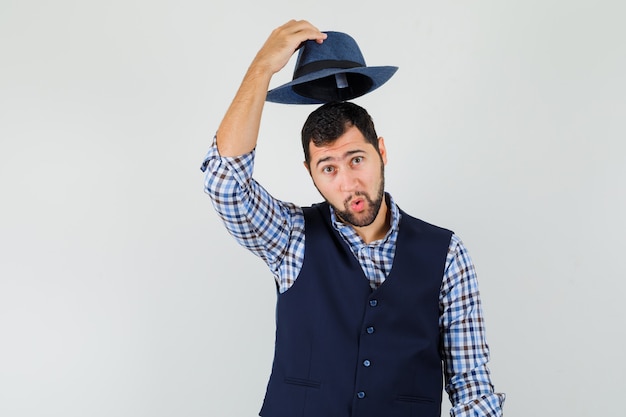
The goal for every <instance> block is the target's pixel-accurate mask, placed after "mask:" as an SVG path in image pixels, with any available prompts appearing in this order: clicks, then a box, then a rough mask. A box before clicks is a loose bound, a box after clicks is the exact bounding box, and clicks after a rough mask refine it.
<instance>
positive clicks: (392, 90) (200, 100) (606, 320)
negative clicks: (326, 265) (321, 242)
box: [0, 0, 626, 417]
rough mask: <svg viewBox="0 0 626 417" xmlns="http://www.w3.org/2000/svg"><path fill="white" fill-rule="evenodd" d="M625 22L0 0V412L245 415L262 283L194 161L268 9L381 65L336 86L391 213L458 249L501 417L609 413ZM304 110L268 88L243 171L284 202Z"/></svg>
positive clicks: (266, 350) (455, 7) (550, 0)
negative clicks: (397, 210) (483, 332)
mask: <svg viewBox="0 0 626 417" xmlns="http://www.w3.org/2000/svg"><path fill="white" fill-rule="evenodd" d="M625 12H626V7H625V6H624V5H623V2H620V1H612V2H611V1H595V2H591V1H578V0H574V1H565V0H561V1H558V0H544V1H524V2H521V1H518V2H513V1H495V0H485V1H480V0H478V1H471V2H469V1H465V2H461V1H441V2H434V1H432V2H429V1H421V0H419V1H410V2H409V1H395V0H389V1H385V2H380V1H370V0H360V1H345V2H340V1H336V0H332V1H331V0H318V1H315V2H294V1H293V0H290V1H287V0H284V1H278V0H268V1H264V2H258V1H243V2H242V1H240V2H236V1H223V0H210V1H198V0H176V1H174V0H162V1H160V0H156V1H147V0H124V1H120V0H109V1H71V0H59V1H54V2H52V1H44V0H39V1H28V0H20V1H17V0H0V198H1V204H0V416H2V417H45V416H62V417H84V416H90V417H98V416H106V417H110V416H120V417H143V416H145V417H169V416H185V417H193V416H210V417H215V416H236V417H239V416H241V417H251V416H254V415H257V413H258V410H259V409H260V406H261V402H262V398H263V395H264V392H265V384H266V382H267V377H268V375H269V371H270V367H271V360H272V354H273V336H274V335H273V332H274V302H275V293H274V291H275V290H274V284H273V281H272V276H271V274H270V272H269V270H268V269H267V268H266V267H265V265H264V264H263V263H262V261H260V260H259V259H257V258H255V257H254V256H252V255H250V254H249V253H247V252H246V251H245V250H244V249H242V248H241V247H239V246H238V245H237V244H236V243H235V242H234V240H233V239H232V238H231V237H230V236H229V235H228V234H227V232H226V230H225V229H224V227H223V225H222V224H221V223H220V221H219V219H218V218H217V215H216V214H215V213H214V211H213V209H212V207H211V204H210V200H209V198H208V197H207V196H206V195H205V194H204V192H203V175H202V173H201V172H200V170H199V167H200V164H201V162H202V160H203V158H204V155H205V153H206V151H207V149H208V147H209V145H210V143H211V141H212V137H213V134H214V133H215V131H216V129H217V126H218V124H219V122H220V120H221V118H222V116H223V114H224V112H225V111H226V108H227V106H228V104H229V102H230V100H231V98H232V97H233V95H234V93H235V91H236V89H237V87H238V85H239V82H240V80H241V78H242V76H243V74H244V72H245V70H246V68H247V66H248V64H249V62H250V61H251V59H252V57H253V56H254V54H255V53H256V51H257V50H258V49H259V48H260V46H261V45H262V44H263V42H264V41H265V39H266V38H267V36H268V35H269V33H270V31H271V30H272V29H274V28H275V27H277V26H279V25H281V24H283V23H284V22H286V21H287V20H289V19H291V18H295V19H307V20H310V21H311V22H312V23H314V24H315V25H316V26H318V27H319V28H320V29H322V30H336V31H342V32H347V33H349V34H351V35H352V36H353V37H354V38H355V39H356V40H357V42H358V43H359V45H360V47H361V50H362V52H363V54H364V56H365V59H366V61H367V63H368V65H374V66H375V65H396V66H398V67H399V68H400V69H399V70H398V72H397V73H396V75H395V76H394V77H393V78H392V79H391V80H390V81H389V82H388V83H387V84H385V85H384V86H383V87H381V88H380V89H378V90H376V91H375V92H373V93H371V94H369V95H367V96H364V97H361V98H358V99H356V100H354V101H355V102H356V103H357V104H360V105H362V106H364V107H366V108H367V109H368V110H369V111H370V113H371V114H372V116H373V118H374V121H375V123H376V127H377V130H378V133H379V134H380V135H381V136H383V137H384V138H385V141H386V145H387V150H388V154H389V163H388V166H387V190H388V191H389V192H391V193H392V194H393V196H394V197H395V199H396V201H397V202H398V204H399V205H400V207H402V208H403V209H404V210H406V211H407V212H409V213H411V214H413V215H415V216H417V217H420V218H422V219H424V220H427V221H429V222H432V223H435V224H438V225H441V226H444V227H447V228H450V229H453V230H454V231H455V232H456V233H457V234H458V235H459V236H460V237H461V239H463V241H464V242H465V244H466V245H467V247H468V248H469V251H470V254H471V255H472V257H473V259H474V261H475V263H476V266H477V270H478V273H479V281H480V287H481V293H482V298H483V304H484V311H485V316H486V325H487V337H488V341H489V344H490V347H491V351H492V360H491V363H490V367H491V371H492V378H493V382H494V384H495V386H496V390H497V391H501V392H505V393H506V394H507V397H508V398H507V401H506V405H505V414H506V415H507V416H510V417H517V416H519V417H521V416H559V415H567V416H569V417H583V416H594V417H595V416H606V415H619V414H620V413H623V409H624V407H623V401H622V398H621V395H623V391H624V388H626V385H625V383H624V375H625V374H626V365H625V361H624V359H623V353H624V352H625V351H626V342H625V341H624V339H625V337H624V336H625V330H624V329H625V324H624V322H625V318H626V315H625V313H624V307H623V299H624V291H625V290H626V285H625V283H624V281H625V278H626V274H625V273H624V266H623V265H622V262H623V259H622V256H623V253H624V232H625V231H626V222H625V220H624V213H626V196H625V190H624V189H625V180H626V156H625V155H626V146H625V145H624V139H625V138H626V122H625V120H626V99H625V96H626V47H625V45H624V39H625V38H626V26H625V25H624V22H623V20H624V19H623V17H624V13H625ZM294 62H295V59H294V60H292V61H290V63H289V64H288V65H287V67H286V68H285V69H284V70H283V71H282V72H281V73H279V74H277V75H276V77H275V78H274V80H273V82H272V84H273V86H276V85H279V84H282V83H284V82H287V81H289V80H290V79H291V76H292V71H293V64H294ZM314 108H315V106H285V105H279V104H273V103H270V104H268V105H267V106H266V109H265V113H264V119H263V123H262V126H261V134H260V140H259V145H258V150H257V152H258V153H257V161H256V171H255V175H256V178H257V179H258V180H259V181H260V182H262V183H263V184H264V185H265V186H266V188H268V190H269V191H270V192H271V193H272V194H273V195H274V196H276V197H278V198H281V199H285V200H290V201H293V202H295V203H298V204H302V205H306V204H311V203H313V202H317V201H319V200H320V197H319V195H318V194H317V192H316V190H315V189H314V187H313V186H312V184H311V182H310V180H309V178H308V175H307V173H306V171H305V170H304V168H303V167H302V163H301V161H302V159H303V157H302V151H301V149H300V143H299V132H300V128H301V125H302V123H303V122H304V120H305V118H306V116H307V115H308V114H309V113H310V112H311V111H312V110H313V109H314ZM447 408H448V404H447V403H445V404H444V411H443V415H446V414H447ZM620 410H622V411H620Z"/></svg>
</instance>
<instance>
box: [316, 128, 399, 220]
mask: <svg viewBox="0 0 626 417" xmlns="http://www.w3.org/2000/svg"><path fill="white" fill-rule="evenodd" d="M378 140H379V142H378V146H379V152H380V153H379V152H377V151H376V149H375V148H374V146H373V145H372V144H370V143H368V142H367V141H366V140H365V137H364V136H363V134H362V133H361V132H360V131H359V129H357V128H356V127H355V126H352V127H350V128H348V129H347V130H346V132H345V133H344V134H343V135H342V136H340V137H339V138H338V139H337V140H336V141H335V142H334V143H332V144H331V145H329V146H322V147H317V146H315V145H314V144H313V142H310V143H309V151H310V154H311V161H310V165H309V167H308V168H309V171H310V173H311V178H312V179H313V183H314V184H315V187H316V188H317V189H318V191H319V192H320V194H322V196H323V197H324V198H325V199H326V201H327V202H328V203H329V204H330V205H331V206H332V207H333V208H334V209H335V212H336V214H337V216H339V218H340V219H341V220H342V221H343V222H344V223H348V224H351V225H353V226H357V227H364V226H369V225H370V224H372V222H373V221H374V220H375V219H376V216H377V215H378V214H379V210H380V207H381V204H382V203H383V198H384V188H385V184H384V183H385V180H384V165H385V164H386V163H387V153H386V151H385V145H384V142H383V139H382V138H379V139H378Z"/></svg>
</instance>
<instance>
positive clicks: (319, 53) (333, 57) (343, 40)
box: [293, 31, 366, 80]
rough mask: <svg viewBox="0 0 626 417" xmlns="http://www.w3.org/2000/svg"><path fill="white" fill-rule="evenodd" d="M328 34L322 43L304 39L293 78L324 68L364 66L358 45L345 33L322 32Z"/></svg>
mask: <svg viewBox="0 0 626 417" xmlns="http://www.w3.org/2000/svg"><path fill="white" fill-rule="evenodd" d="M324 33H326V34H327V35H328V36H327V38H326V39H325V40H324V42H323V43H321V44H319V43H317V42H316V41H311V40H309V41H306V42H305V43H304V45H303V46H302V48H300V51H299V53H298V59H297V60H296V66H295V69H294V73H293V79H294V80H295V79H297V78H299V77H302V76H303V75H306V74H309V73H311V72H314V71H319V70H321V69H326V68H355V67H365V66H366V65H365V59H364V58H363V54H362V53H361V49H360V48H359V45H358V44H357V43H356V41H355V40H354V38H352V37H351V36H350V35H348V34H347V33H343V32H332V31H329V32H324Z"/></svg>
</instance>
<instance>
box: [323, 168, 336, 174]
mask: <svg viewBox="0 0 626 417" xmlns="http://www.w3.org/2000/svg"><path fill="white" fill-rule="evenodd" d="M333 171H335V167H331V166H328V167H324V168H322V172H323V173H325V174H330V173H332V172H333Z"/></svg>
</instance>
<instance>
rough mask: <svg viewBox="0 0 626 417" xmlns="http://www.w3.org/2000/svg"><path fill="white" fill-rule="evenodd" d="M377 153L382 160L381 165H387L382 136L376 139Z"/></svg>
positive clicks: (385, 149)
mask: <svg viewBox="0 0 626 417" xmlns="http://www.w3.org/2000/svg"><path fill="white" fill-rule="evenodd" d="M378 153H379V154H380V158H381V159H382V160H383V165H387V148H385V139H383V138H382V136H381V137H379V138H378Z"/></svg>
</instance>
